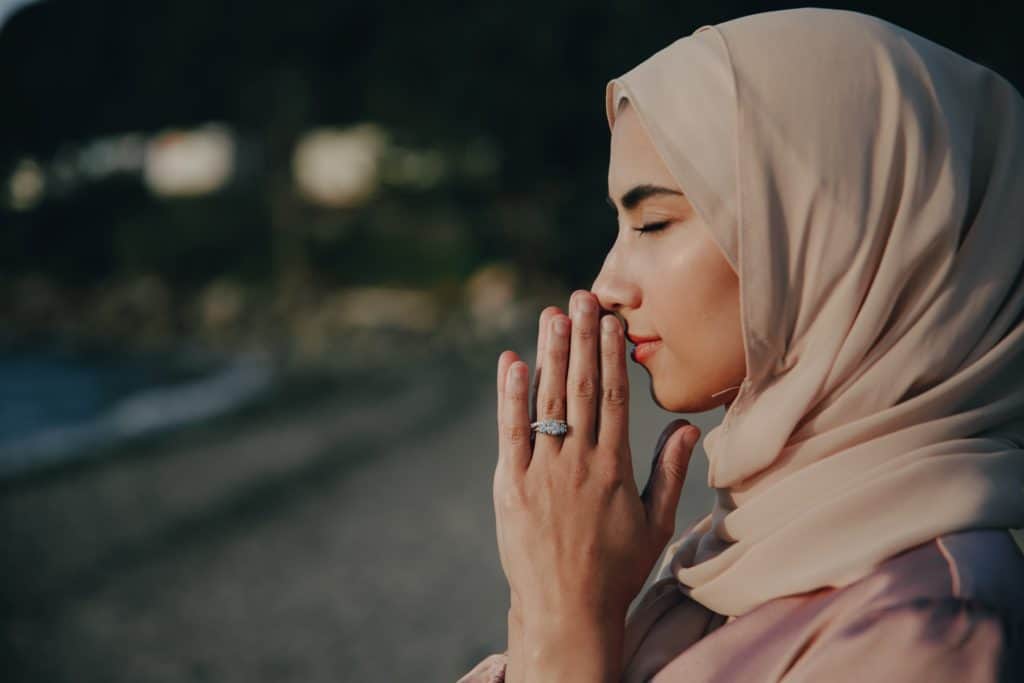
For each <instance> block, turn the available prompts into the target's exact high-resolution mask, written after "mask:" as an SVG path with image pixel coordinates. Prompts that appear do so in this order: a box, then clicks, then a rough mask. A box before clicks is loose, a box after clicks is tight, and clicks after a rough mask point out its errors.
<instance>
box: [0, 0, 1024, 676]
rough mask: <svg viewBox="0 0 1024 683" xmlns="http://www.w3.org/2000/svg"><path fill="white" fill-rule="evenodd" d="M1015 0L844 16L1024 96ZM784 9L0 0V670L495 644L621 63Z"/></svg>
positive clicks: (425, 668)
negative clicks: (502, 429)
mask: <svg viewBox="0 0 1024 683" xmlns="http://www.w3.org/2000/svg"><path fill="white" fill-rule="evenodd" d="M1018 5H1019V3H1011V2H1002V3H999V2H990V3H977V2H948V3H943V4H940V5H932V6H930V7H929V8H928V9H927V10H925V11H922V8H921V7H920V6H919V5H918V4H917V3H905V4H899V3H845V4H842V5H832V4H831V3H825V6H836V7H844V8H847V9H855V10H859V11H864V12H868V13H871V14H875V15H877V16H881V17H883V18H886V19H889V20H891V21H894V22H896V23H898V24H901V25H903V26H905V27H907V28H909V29H911V30H913V31H915V32H917V33H920V34H922V35H924V36H926V37H928V38H930V39H932V40H935V41H937V42H939V43H941V44H943V45H945V46H947V47H949V48H951V49H954V50H956V51H958V52H960V53H962V54H964V55H966V56H968V57H970V58H971V59H974V60H975V61H978V62H981V63H983V64H986V65H988V66H990V67H992V68H994V69H996V70H997V71H998V72H999V73H1001V74H1002V75H1004V76H1005V77H1007V78H1008V79H1010V80H1011V81H1013V82H1014V83H1015V84H1017V85H1018V87H1020V83H1021V77H1022V75H1024V72H1022V69H1024V55H1022V53H1021V52H1020V49H1019V40H1018V37H1017V35H1016V33H1017V31H1018V29H1019V26H1020V23H1019V19H1020V17H1019V15H1018V10H1017V7H1018ZM787 6H799V3H793V4H786V3H751V2H716V3H647V4H644V3H639V4H638V3H626V2H609V3H584V2H572V1H569V0H561V1H559V0H555V1H551V0H546V1H545V2H525V3H524V2H519V3H512V4H509V3H502V2H478V3H454V2H432V3H419V4H417V3H399V2H392V1H386V0H385V1H381V2H374V3H347V2H337V1H333V2H328V1H326V0H297V1H295V2H290V3H280V2H267V1H262V0H250V2H245V3H240V2H198V1H196V0H177V1H176V2H168V1H163V2H159V1H158V2H147V3H140V2H128V1H126V0H116V1H114V0H111V1H107V2H58V1H56V0H42V1H39V2H32V1H31V0H30V1H25V0H21V1H15V0H0V534H2V535H0V538H2V544H3V554H2V559H0V571H2V580H0V667H2V670H0V678H2V679H3V680H5V681H413V680H415V681H426V680H431V681H453V680H455V679H456V678H458V677H459V676H460V675H461V674H462V673H464V672H465V671H466V670H467V669H468V668H469V667H470V666H472V665H473V664H474V663H475V662H476V661H478V660H479V659H480V658H482V657H483V656H485V655H486V654H488V653H490V652H499V651H502V650H504V648H505V643H506V633H505V628H506V622H505V619H506V610H507V608H508V602H507V587H506V585H505V582H504V578H503V575H502V572H501V567H500V564H499V561H498V554H497V546H496V542H495V538H494V516H493V509H492V507H491V478H492V476H493V468H494V462H495V458H496V452H495V444H496V433H495V398H494V372H495V364H496V361H497V356H498V354H499V353H500V351H501V350H502V349H505V348H513V349H516V350H517V351H519V352H520V353H521V354H523V355H524V356H525V357H527V358H528V359H529V361H530V363H531V365H532V362H533V353H534V345H535V339H536V320H537V316H538V315H539V313H540V311H541V309H542V308H543V307H544V306H546V305H549V304H558V305H560V306H563V307H564V306H566V305H567V302H568V296H569V293H570V292H571V291H572V290H573V289H575V288H580V287H582V288H588V287H589V286H590V284H591V282H592V281H593V278H594V277H595V275H596V274H597V272H598V270H599V268H600V265H601V262H602V259H603V256H604V253H605V251H606V250H607V249H608V247H609V246H610V245H611V243H612V241H613V240H614V236H615V233H616V229H617V228H616V223H615V218H614V213H613V212H612V211H611V210H610V209H609V207H608V205H607V204H606V203H605V200H604V195H605V194H606V192H607V183H606V178H607V163H608V157H607V151H608V141H609V137H608V129H607V123H606V120H605V114H604V86H605V83H606V82H607V81H608V80H609V79H610V78H612V77H614V76H617V75H619V74H621V73H624V72H625V71H627V70H629V69H630V68H632V67H633V66H634V65H636V64H637V63H639V62H640V61H642V60H643V59H645V58H646V57H648V56H649V55H651V54H652V53H653V52H655V51H657V50H659V49H660V48H662V47H664V46H666V45H668V44H669V43H671V42H672V41H674V40H676V39H677V38H680V37H682V36H684V35H687V34H689V33H690V32H692V31H693V30H694V29H696V28H697V27H699V26H700V25H702V24H707V23H716V22H720V21H724V20H727V19H730V18H733V17H736V16H740V15H743V14H749V13H753V12H757V11H763V10H766V9H781V8H783V7H787ZM819 6H823V5H819ZM630 372H631V373H632V374H631V380H632V387H633V389H632V392H631V393H632V399H631V400H632V414H631V420H632V424H631V434H632V437H631V438H632V445H633V454H634V461H635V462H634V464H635V468H636V476H637V480H638V484H639V485H640V486H642V485H643V483H644V482H645V481H646V477H647V472H648V470H649V467H650V458H651V455H652V448H653V445H654V443H655V440H656V439H657V436H658V434H659V433H660V431H661V429H662V427H663V426H664V425H665V424H666V423H667V422H668V421H669V420H670V419H671V417H672V416H671V415H669V414H668V413H665V412H663V411H661V410H660V409H658V408H657V407H656V406H655V405H654V404H653V402H652V400H651V398H650V396H649V393H648V392H649V385H648V382H647V376H646V373H645V372H644V371H643V370H642V368H640V367H639V366H637V365H635V364H632V363H631V364H630ZM721 415H722V412H721V409H718V410H716V411H713V412H712V413H708V414H702V415H689V416H686V417H688V418H690V419H691V420H692V421H693V422H695V423H696V424H698V425H699V426H701V427H702V430H703V431H704V432H705V433H706V432H707V430H708V429H710V428H711V427H712V426H714V425H715V424H717V423H718V422H719V421H720V419H721ZM705 464H706V463H705V460H704V456H703V451H700V450H698V453H697V456H696V457H695V458H694V461H693V464H692V465H691V470H690V473H689V478H688V481H687V486H686V490H685V491H684V493H683V502H682V504H681V506H680V511H679V520H680V524H688V523H689V522H692V521H694V520H695V519H697V518H698V517H699V516H701V515H702V514H704V512H705V511H707V510H708V509H709V508H710V505H711V495H710V492H709V491H708V489H707V486H706V483H707V482H706V476H707V472H706V468H705Z"/></svg>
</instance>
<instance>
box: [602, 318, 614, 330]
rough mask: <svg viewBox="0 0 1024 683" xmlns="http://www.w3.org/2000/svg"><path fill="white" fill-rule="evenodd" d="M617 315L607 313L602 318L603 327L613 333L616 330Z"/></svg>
mask: <svg viewBox="0 0 1024 683" xmlns="http://www.w3.org/2000/svg"><path fill="white" fill-rule="evenodd" d="M614 317H615V316H611V315H606V316H604V317H603V318H601V329H602V330H604V331H605V332H608V333H612V332H614V331H615V320H614Z"/></svg>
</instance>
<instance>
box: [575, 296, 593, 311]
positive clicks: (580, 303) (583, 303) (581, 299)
mask: <svg viewBox="0 0 1024 683" xmlns="http://www.w3.org/2000/svg"><path fill="white" fill-rule="evenodd" d="M576 310H577V311H579V312H580V313H593V312H594V300H593V299H591V298H590V297H589V296H588V295H586V294H580V295H579V296H578V297H577V298H576Z"/></svg>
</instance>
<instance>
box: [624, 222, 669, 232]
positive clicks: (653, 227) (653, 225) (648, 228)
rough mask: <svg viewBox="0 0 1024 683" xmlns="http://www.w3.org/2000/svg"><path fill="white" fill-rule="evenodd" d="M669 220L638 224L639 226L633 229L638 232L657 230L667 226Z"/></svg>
mask: <svg viewBox="0 0 1024 683" xmlns="http://www.w3.org/2000/svg"><path fill="white" fill-rule="evenodd" d="M671 222H672V221H659V222H658V223H647V224H645V225H642V226H640V227H639V228H633V229H634V230H636V231H637V232H639V233H645V232H658V231H659V230H664V229H665V228H667V227H668V225H669V224H670V223H671Z"/></svg>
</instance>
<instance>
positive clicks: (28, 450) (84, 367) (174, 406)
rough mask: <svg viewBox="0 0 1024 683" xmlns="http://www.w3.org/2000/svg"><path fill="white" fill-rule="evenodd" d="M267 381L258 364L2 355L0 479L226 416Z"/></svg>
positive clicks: (55, 353)
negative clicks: (193, 364)
mask: <svg viewBox="0 0 1024 683" xmlns="http://www.w3.org/2000/svg"><path fill="white" fill-rule="evenodd" d="M272 375H273V372H272V370H271V367H270V366H269V364H267V363H266V362H264V361H262V360H260V359H257V358H241V359H238V360H235V361H231V362H227V363H224V364H222V365H220V366H213V367H205V368H202V369H198V368H196V367H186V366H184V365H183V364H182V363H181V362H175V360H174V359H173V358H167V357H157V356H134V357H132V356H121V355H116V356H115V355H110V354H98V353H70V352H65V351H61V350H59V349H27V350H17V351H5V352H2V353H0V477H2V476H9V475H12V474H15V473H19V472H23V471H25V470H28V469H34V468H36V467H42V466H44V465H48V464H53V463H54V462H56V461H63V460H67V459H70V458H74V457H76V456H78V455H83V454H85V453H86V452H88V451H89V449H91V448H95V447H97V446H109V445H114V444H117V443H118V442H120V441H122V440H124V439H127V438H131V437H135V436H140V435H143V434H149V433H153V432H156V431H160V430H165V429H170V428H172V427H175V426H179V425H182V424H186V423H189V422H193V421H196V420H201V419H204V418H208V417H212V416H215V415H218V414H221V413H224V412H227V411H229V410H231V409H232V408H235V407H237V406H239V405H240V404H242V403H243V402H244V401H246V400H247V399H250V398H252V397H254V396H256V395H258V394H259V393H260V392H261V391H263V390H264V389H266V388H268V387H269V386H270V384H271V381H272V379H273V377H272Z"/></svg>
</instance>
